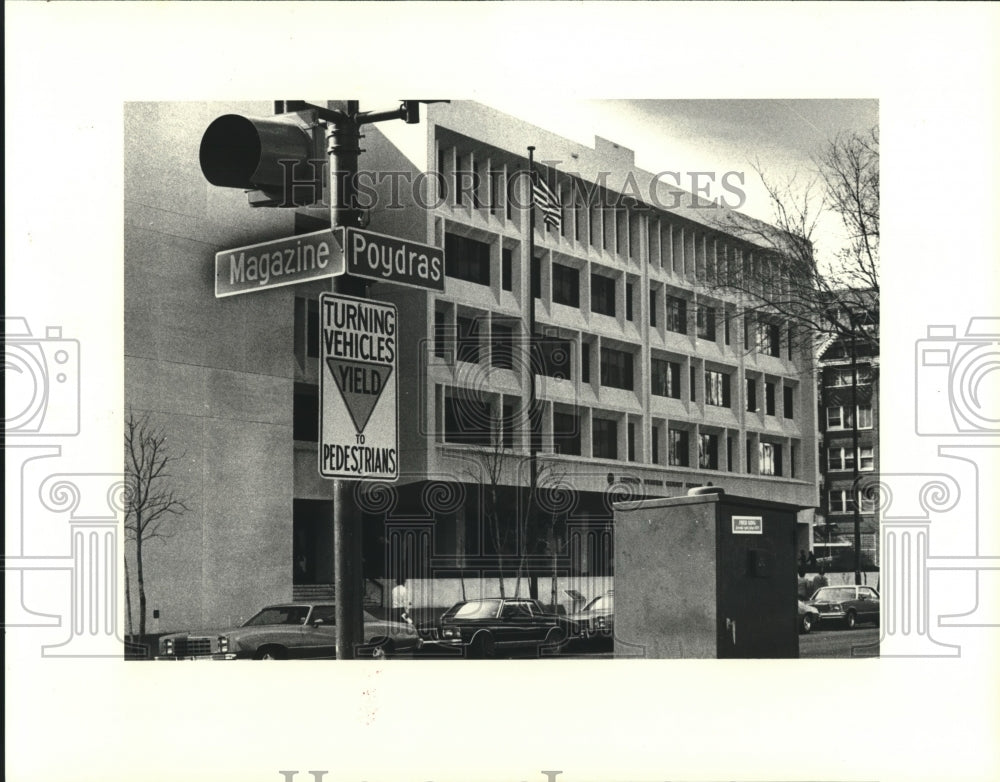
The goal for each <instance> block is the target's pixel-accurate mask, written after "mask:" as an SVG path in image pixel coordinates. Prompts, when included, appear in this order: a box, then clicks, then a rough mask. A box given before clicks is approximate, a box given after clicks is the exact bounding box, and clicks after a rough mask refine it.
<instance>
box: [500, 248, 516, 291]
mask: <svg viewBox="0 0 1000 782" xmlns="http://www.w3.org/2000/svg"><path fill="white" fill-rule="evenodd" d="M500 256H501V261H500V287H501V288H503V289H504V290H505V291H512V290H514V251H513V250H511V249H510V248H509V247H504V248H503V249H502V250H501V251H500Z"/></svg>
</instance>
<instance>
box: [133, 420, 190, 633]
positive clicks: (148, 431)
mask: <svg viewBox="0 0 1000 782" xmlns="http://www.w3.org/2000/svg"><path fill="white" fill-rule="evenodd" d="M178 458H182V457H176V456H172V455H171V454H170V451H169V448H168V447H167V437H166V434H165V433H164V431H163V430H162V429H160V428H158V427H156V426H154V425H153V424H152V422H151V421H150V419H149V415H148V414H143V415H140V416H136V415H135V413H134V412H133V411H131V410H130V411H129V413H128V416H127V418H126V420H125V485H126V489H125V502H126V505H125V536H126V539H127V540H131V541H133V542H134V543H135V570H136V585H137V587H138V591H139V635H140V636H144V635H145V634H146V586H145V575H144V570H143V546H144V545H145V544H146V543H148V542H149V541H152V540H160V541H162V540H165V539H167V538H170V537H172V536H173V534H174V533H175V531H176V530H175V529H173V525H172V524H171V522H172V521H174V520H175V519H176V518H177V517H178V516H180V515H182V514H183V513H184V512H185V511H187V510H189V508H188V507H187V505H186V504H185V503H184V501H183V500H182V499H180V498H179V497H178V496H177V495H176V493H175V491H174V489H173V487H172V486H171V483H172V479H173V476H172V475H171V473H170V469H171V468H172V466H173V465H174V464H175V463H176V462H177V460H178ZM126 586H127V585H126ZM129 612H130V613H131V605H130V606H129ZM130 621H131V619H130Z"/></svg>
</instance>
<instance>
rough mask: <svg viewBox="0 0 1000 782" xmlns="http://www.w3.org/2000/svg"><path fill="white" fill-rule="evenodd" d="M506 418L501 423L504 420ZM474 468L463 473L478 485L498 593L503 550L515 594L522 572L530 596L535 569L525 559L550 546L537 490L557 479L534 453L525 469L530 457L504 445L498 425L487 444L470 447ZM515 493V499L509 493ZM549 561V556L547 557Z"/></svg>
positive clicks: (550, 530)
mask: <svg viewBox="0 0 1000 782" xmlns="http://www.w3.org/2000/svg"><path fill="white" fill-rule="evenodd" d="M510 423H511V422H505V425H509V424H510ZM471 458H472V460H473V461H474V462H475V467H471V466H470V467H469V468H468V469H467V470H466V471H465V472H466V475H467V476H468V477H469V479H470V480H471V481H472V482H473V483H477V484H479V485H480V486H481V487H482V492H483V515H484V518H485V521H486V528H487V532H488V534H489V538H490V542H491V543H492V545H493V550H494V552H495V553H496V556H497V569H498V586H499V588H500V596H501V597H505V596H506V586H505V584H504V572H505V561H506V557H507V555H510V556H512V557H514V560H515V562H516V568H515V572H516V581H515V596H516V595H517V594H519V593H520V587H521V578H522V576H524V575H526V574H527V576H528V577H529V579H530V583H531V584H532V585H531V586H530V587H529V589H530V592H531V595H532V597H535V596H537V582H536V579H537V574H535V573H534V572H533V571H532V568H531V564H532V562H533V561H534V559H535V558H536V557H538V556H544V555H546V554H548V553H549V552H550V551H552V550H553V549H554V548H555V547H556V546H557V544H556V541H555V538H554V537H553V536H554V535H555V534H556V530H555V528H554V524H553V520H552V519H551V518H548V517H546V515H545V514H544V513H542V509H543V508H542V505H543V504H544V503H542V502H541V494H542V492H545V491H547V490H548V489H547V488H546V487H547V486H550V485H552V486H559V485H561V484H562V481H561V480H560V477H559V476H557V475H556V473H555V472H554V471H553V468H552V465H551V464H550V463H547V462H544V461H542V460H538V459H537V457H535V458H536V468H535V469H534V470H530V462H531V459H532V457H531V456H528V455H525V454H523V453H520V452H518V451H516V450H514V449H513V448H510V447H507V446H505V445H504V438H503V433H502V431H501V428H500V427H494V429H493V433H492V435H491V439H490V442H489V444H487V445H483V446H481V447H479V448H477V449H476V450H475V451H472V452H471ZM526 467H527V468H529V480H528V485H527V486H526V487H524V489H520V488H518V487H519V484H520V477H521V473H522V471H523V469H524V468H526ZM508 487H511V489H512V491H511V490H505V489H507V488H508ZM512 492H513V493H516V494H517V495H518V498H517V499H516V500H515V499H514V498H513V497H512V496H511V495H512ZM554 561H555V560H554V559H553V562H554ZM553 575H554V573H553Z"/></svg>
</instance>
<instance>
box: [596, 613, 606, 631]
mask: <svg viewBox="0 0 1000 782" xmlns="http://www.w3.org/2000/svg"><path fill="white" fill-rule="evenodd" d="M595 624H596V625H597V626H598V628H600V629H601V630H603V629H604V617H603V616H599V617H597V621H596V622H595Z"/></svg>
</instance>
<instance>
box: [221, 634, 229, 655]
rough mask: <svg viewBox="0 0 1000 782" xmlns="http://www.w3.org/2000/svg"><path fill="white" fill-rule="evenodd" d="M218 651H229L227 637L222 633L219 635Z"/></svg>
mask: <svg viewBox="0 0 1000 782" xmlns="http://www.w3.org/2000/svg"><path fill="white" fill-rule="evenodd" d="M219 651H220V652H228V651H229V638H227V637H226V636H224V635H220V636H219Z"/></svg>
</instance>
